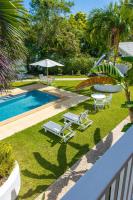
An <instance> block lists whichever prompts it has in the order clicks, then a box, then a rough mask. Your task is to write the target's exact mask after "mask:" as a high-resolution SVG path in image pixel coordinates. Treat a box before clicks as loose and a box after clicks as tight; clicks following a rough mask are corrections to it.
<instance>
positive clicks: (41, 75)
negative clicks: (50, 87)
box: [39, 74, 48, 82]
mask: <svg viewBox="0 0 133 200" xmlns="http://www.w3.org/2000/svg"><path fill="white" fill-rule="evenodd" d="M39 79H40V81H42V82H47V81H48V80H47V77H46V76H44V75H43V74H39Z"/></svg>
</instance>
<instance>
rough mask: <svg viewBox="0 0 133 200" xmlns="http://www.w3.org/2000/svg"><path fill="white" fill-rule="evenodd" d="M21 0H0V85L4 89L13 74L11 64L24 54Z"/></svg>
mask: <svg viewBox="0 0 133 200" xmlns="http://www.w3.org/2000/svg"><path fill="white" fill-rule="evenodd" d="M25 12H26V11H25V9H24V8H23V6H22V1H21V0H12V1H9V0H0V87H1V88H2V89H6V88H7V87H8V86H9V83H10V81H11V79H12V76H13V70H12V66H11V64H12V63H13V61H14V60H15V59H20V58H22V57H23V56H24V55H25V52H26V48H25V45H24V37H25V36H24V28H23V27H24V14H25Z"/></svg>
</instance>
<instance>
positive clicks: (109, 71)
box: [91, 64, 124, 81]
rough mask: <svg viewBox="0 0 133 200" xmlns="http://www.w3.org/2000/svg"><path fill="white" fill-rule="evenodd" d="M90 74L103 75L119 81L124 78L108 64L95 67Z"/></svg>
mask: <svg viewBox="0 0 133 200" xmlns="http://www.w3.org/2000/svg"><path fill="white" fill-rule="evenodd" d="M91 72H92V73H96V74H105V75H107V76H109V77H112V78H115V79H117V80H119V81H120V80H121V79H123V78H124V75H123V74H122V73H121V72H120V70H119V69H118V68H117V67H115V66H113V65H109V64H106V65H99V66H95V67H93V68H92V70H91Z"/></svg>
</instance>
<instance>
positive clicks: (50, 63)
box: [30, 59, 64, 68]
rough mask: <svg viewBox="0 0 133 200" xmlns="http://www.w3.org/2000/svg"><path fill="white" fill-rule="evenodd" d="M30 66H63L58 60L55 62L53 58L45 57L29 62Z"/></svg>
mask: <svg viewBox="0 0 133 200" xmlns="http://www.w3.org/2000/svg"><path fill="white" fill-rule="evenodd" d="M30 65H32V66H37V65H38V66H41V67H48V68H49V67H55V66H64V65H62V64H60V63H58V62H55V61H53V60H49V59H45V60H40V61H38V62H35V63H32V64H30Z"/></svg>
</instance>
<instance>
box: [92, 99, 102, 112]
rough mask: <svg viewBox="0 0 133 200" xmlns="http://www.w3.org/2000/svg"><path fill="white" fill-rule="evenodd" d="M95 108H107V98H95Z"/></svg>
mask: <svg viewBox="0 0 133 200" xmlns="http://www.w3.org/2000/svg"><path fill="white" fill-rule="evenodd" d="M94 107H95V110H97V109H98V110H99V109H103V108H105V99H94Z"/></svg>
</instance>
